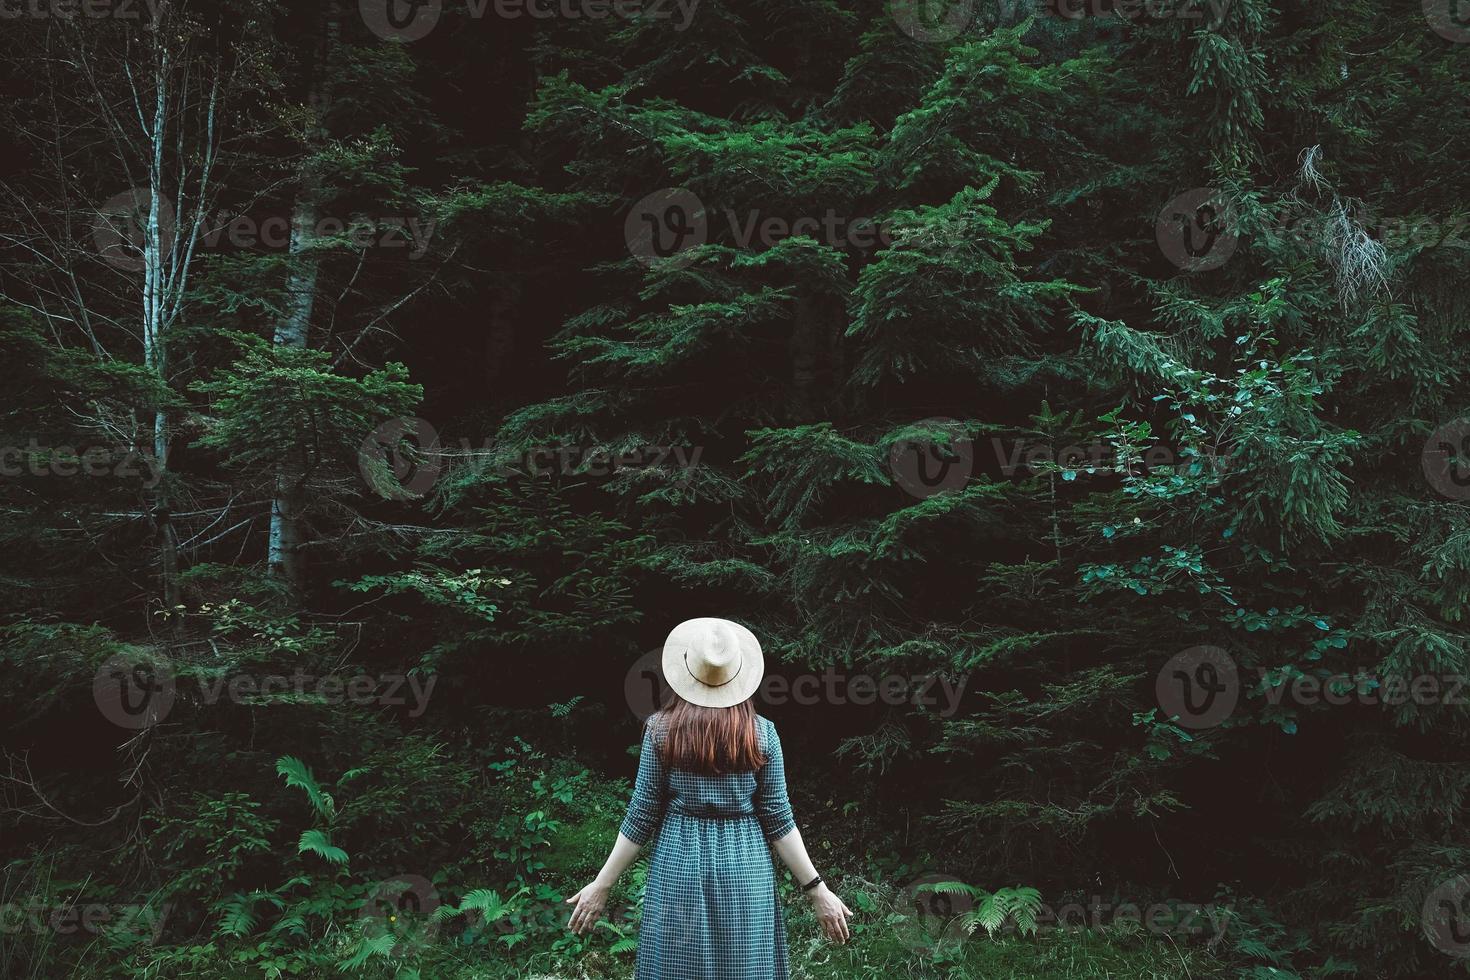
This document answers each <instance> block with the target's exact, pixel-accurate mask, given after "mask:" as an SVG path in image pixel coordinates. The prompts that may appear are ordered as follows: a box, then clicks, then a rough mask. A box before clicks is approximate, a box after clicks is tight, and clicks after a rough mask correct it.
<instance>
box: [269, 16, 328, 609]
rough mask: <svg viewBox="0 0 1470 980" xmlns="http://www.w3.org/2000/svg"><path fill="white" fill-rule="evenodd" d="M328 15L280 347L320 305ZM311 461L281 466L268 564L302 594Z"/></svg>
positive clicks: (306, 325) (292, 340) (294, 342)
mask: <svg viewBox="0 0 1470 980" xmlns="http://www.w3.org/2000/svg"><path fill="white" fill-rule="evenodd" d="M324 20H325V23H324V30H323V34H322V45H321V47H320V48H319V50H318V53H317V58H316V63H315V64H314V65H313V66H312V79H311V83H310V87H309V91H308V94H307V103H308V104H309V105H310V106H311V110H312V115H313V120H314V121H313V125H312V129H311V132H310V143H309V145H308V146H307V151H306V156H305V157H304V159H303V160H302V163H301V168H300V172H299V176H298V181H297V190H296V203H295V206H294V208H293V209H292V213H291V245H290V267H291V273H290V278H289V279H288V280H287V284H286V311H285V315H284V316H283V317H282V318H281V319H280V321H279V322H278V323H277V324H276V329H275V335H274V340H275V343H276V345H277V346H281V347H293V348H297V349H302V348H305V347H306V346H307V345H308V344H309V342H310V339H311V313H312V308H313V306H315V304H316V291H317V279H318V278H319V275H320V271H321V269H320V265H319V263H318V260H317V258H316V257H315V256H314V255H313V254H312V252H311V248H312V244H313V240H314V239H315V237H316V230H317V227H318V224H319V221H320V217H321V216H320V213H319V202H318V193H319V191H320V186H319V183H318V181H317V179H316V172H315V155H316V151H318V150H319V149H320V148H321V145H322V143H323V142H324V141H325V138H326V133H325V130H324V129H323V126H322V123H323V117H324V116H325V114H326V111H327V109H328V107H329V106H330V104H331V101H330V93H329V92H328V85H329V84H330V83H329V80H328V79H327V78H325V77H324V76H325V75H326V74H327V71H326V69H327V67H328V59H329V58H330V56H331V52H332V51H333V49H334V48H335V46H336V44H337V38H338V35H339V33H340V30H341V17H340V10H339V7H338V4H337V2H336V0H332V2H331V3H329V4H328V5H327V8H326V11H325V14H324ZM309 463H310V461H309V460H305V459H303V460H301V461H300V465H299V466H296V467H278V468H277V470H276V489H275V496H274V499H272V501H271V525H270V538H269V545H268V549H267V558H266V566H267V568H268V569H269V570H270V572H271V574H272V575H276V576H278V577H279V578H280V579H281V580H282V581H284V582H285V583H286V585H287V586H288V587H289V588H290V590H291V592H292V593H293V594H294V595H298V596H299V595H300V594H301V590H302V587H303V581H304V577H305V568H304V555H303V554H302V551H301V545H302V542H303V538H304V534H303V531H302V526H301V525H302V513H303V512H304V511H305V509H306V487H305V482H306V473H307V468H308V466H309Z"/></svg>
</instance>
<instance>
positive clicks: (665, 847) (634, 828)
mask: <svg viewBox="0 0 1470 980" xmlns="http://www.w3.org/2000/svg"><path fill="white" fill-rule="evenodd" d="M655 720H656V716H655V718H651V719H649V722H650V724H649V725H648V726H647V727H646V728H645V729H644V733H643V751H642V754H641V755H640V756H639V758H638V781H637V784H636V785H635V786H634V788H633V799H632V801H631V802H630V803H629V805H628V815H627V817H626V818H625V819H624V820H623V826H622V832H623V836H624V837H626V838H628V839H629V840H631V841H633V842H634V843H636V844H644V843H647V842H648V841H649V840H650V839H653V840H654V848H653V857H652V860H651V863H650V865H649V870H648V887H647V890H646V891H645V892H644V897H643V924H642V927H641V928H640V930H639V934H638V965H637V969H636V972H635V974H634V975H635V977H636V978H637V980H786V978H787V974H788V967H787V959H786V926H785V922H784V921H783V919H782V917H781V906H780V904H779V903H778V902H777V899H776V870H775V866H774V864H773V862H772V857H771V850H770V843H771V842H772V841H775V840H779V839H781V838H782V837H785V836H786V835H787V834H789V833H791V831H792V830H793V829H795V827H796V821H795V820H794V819H793V818H792V815H791V803H790V801H789V800H788V799H787V797H786V770H785V767H784V766H783V765H782V762H781V740H780V739H779V738H777V737H776V726H775V725H773V724H772V723H771V722H770V720H768V719H766V718H762V717H760V716H759V715H757V716H756V732H757V734H758V736H759V737H760V744H761V751H762V752H763V753H765V756H766V764H765V765H764V766H762V767H761V768H760V769H759V770H757V771H755V772H744V773H729V774H726V775H722V776H701V775H699V774H697V773H692V772H685V771H684V770H682V769H674V770H670V769H669V768H668V767H667V766H665V765H664V763H663V760H662V759H660V758H659V753H658V745H659V744H660V743H661V742H662V741H663V736H662V734H661V733H660V732H659V731H658V727H657V725H656V724H655Z"/></svg>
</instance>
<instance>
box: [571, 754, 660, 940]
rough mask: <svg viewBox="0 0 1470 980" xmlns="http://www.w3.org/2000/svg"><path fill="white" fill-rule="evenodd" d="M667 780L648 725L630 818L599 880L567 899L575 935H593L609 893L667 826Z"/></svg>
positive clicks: (629, 803) (640, 756)
mask: <svg viewBox="0 0 1470 980" xmlns="http://www.w3.org/2000/svg"><path fill="white" fill-rule="evenodd" d="M666 776H667V773H666V772H665V769H664V763H663V759H661V758H660V757H659V754H658V744H657V739H656V738H655V737H654V731H653V726H652V725H648V726H646V727H645V728H644V730H643V749H642V751H641V752H639V754H638V779H637V780H636V781H635V782H634V784H633V799H632V800H630V801H629V802H628V815H627V816H626V817H624V818H623V827H622V830H621V831H619V833H618V839H617V840H616V841H615V842H614V843H613V848H612V852H611V853H610V854H608V856H607V860H606V861H604V862H603V865H602V870H601V871H599V872H597V877H596V878H593V879H592V881H591V883H590V884H588V885H586V886H584V887H583V888H582V889H581V890H580V891H578V892H577V894H575V895H573V896H572V897H571V898H569V899H567V904H568V905H572V906H575V908H573V909H572V918H571V920H570V921H569V922H568V923H567V927H568V928H569V929H571V930H572V932H575V933H577V934H578V935H582V934H583V933H587V932H591V931H592V927H593V926H595V925H597V920H598V919H600V918H601V917H602V911H603V909H604V908H606V907H607V895H608V892H610V891H612V886H613V885H614V884H615V883H616V882H617V880H618V877H619V876H620V875H621V874H622V873H623V872H624V871H626V870H628V865H630V864H632V863H633V861H634V859H636V858H637V857H638V852H639V851H641V850H642V849H643V845H644V844H646V843H648V840H649V838H650V837H652V836H653V835H654V832H655V831H657V830H658V827H659V824H661V823H663V819H664V810H665V808H666V807H667V805H668V791H667V785H666Z"/></svg>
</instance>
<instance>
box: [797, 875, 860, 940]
mask: <svg viewBox="0 0 1470 980" xmlns="http://www.w3.org/2000/svg"><path fill="white" fill-rule="evenodd" d="M807 894H808V895H809V896H810V897H811V900H812V911H814V912H816V913H817V921H818V922H819V923H821V925H822V932H823V933H825V934H826V936H827V938H828V939H830V940H832V941H833V942H834V943H845V942H847V940H848V938H849V937H850V936H851V935H852V934H851V933H850V932H849V931H848V929H847V920H848V917H849V916H851V915H852V909H850V908H848V907H847V906H846V905H844V904H843V902H842V899H840V898H838V897H837V896H836V895H835V894H833V893H832V889H830V888H828V887H827V883H826V882H825V881H824V882H822V883H821V884H820V885H818V886H817V887H815V888H813V889H812V890H811V891H810V892H808V893H807Z"/></svg>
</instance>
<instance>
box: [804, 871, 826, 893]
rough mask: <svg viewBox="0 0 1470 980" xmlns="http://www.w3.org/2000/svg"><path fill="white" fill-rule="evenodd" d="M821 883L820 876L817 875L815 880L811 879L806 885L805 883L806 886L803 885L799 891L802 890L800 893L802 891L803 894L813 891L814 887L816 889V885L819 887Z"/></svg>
mask: <svg viewBox="0 0 1470 980" xmlns="http://www.w3.org/2000/svg"><path fill="white" fill-rule="evenodd" d="M821 883H822V876H821V875H817V876H816V877H815V878H813V879H812V880H811V881H809V882H807V883H806V884H804V885H802V886H801V890H802V891H804V892H809V891H811V890H812V889H813V888H815V887H817V886H818V885H820V884H821Z"/></svg>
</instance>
